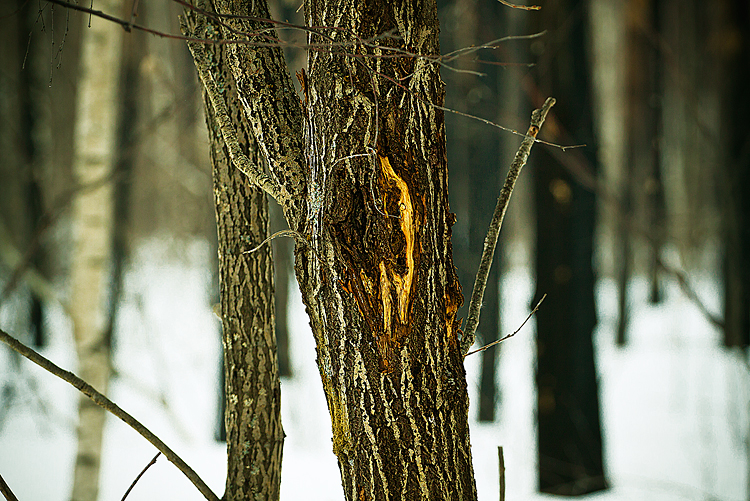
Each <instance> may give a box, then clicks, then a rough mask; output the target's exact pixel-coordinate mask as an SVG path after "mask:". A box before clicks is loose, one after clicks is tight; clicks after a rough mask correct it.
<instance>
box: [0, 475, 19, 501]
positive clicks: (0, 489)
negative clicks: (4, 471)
mask: <svg viewBox="0 0 750 501" xmlns="http://www.w3.org/2000/svg"><path fill="white" fill-rule="evenodd" d="M0 494H2V495H3V496H5V499H6V501H18V498H17V497H16V496H15V495H14V494H13V491H11V490H10V487H8V484H6V483H5V480H3V477H2V475H0Z"/></svg>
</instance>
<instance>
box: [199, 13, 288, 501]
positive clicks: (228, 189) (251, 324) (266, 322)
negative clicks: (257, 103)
mask: <svg viewBox="0 0 750 501" xmlns="http://www.w3.org/2000/svg"><path fill="white" fill-rule="evenodd" d="M215 33H216V36H217V37H218V36H219V31H218V27H217V28H216V31H215ZM207 48H208V50H209V51H210V52H211V53H212V54H213V61H214V63H215V66H214V68H213V69H214V71H215V73H214V74H215V75H216V76H217V77H220V82H221V84H222V85H221V88H222V89H223V95H222V97H223V98H224V99H225V101H226V105H227V108H228V109H229V110H230V113H231V118H232V122H233V123H234V126H235V129H236V132H237V137H238V140H239V144H240V145H241V147H242V149H243V153H244V154H245V155H246V156H247V157H248V159H249V160H250V161H251V162H254V163H256V164H258V165H260V164H261V163H262V159H261V156H260V153H259V151H258V145H257V142H256V141H255V138H254V136H253V133H252V131H251V128H250V124H249V123H248V121H247V120H246V119H245V116H244V114H243V111H242V109H241V107H240V106H239V105H238V102H239V101H238V95H237V84H236V83H235V80H234V76H233V75H232V72H231V68H230V64H229V54H228V47H227V46H226V45H214V46H209V47H207ZM204 102H205V110H206V124H207V126H208V132H209V138H210V141H211V161H212V164H213V182H214V200H215V203H216V222H217V228H218V241H219V282H220V290H221V299H220V304H221V318H222V327H223V336H222V342H223V345H224V362H225V363H224V366H225V374H224V378H225V388H226V403H225V405H226V408H225V416H226V417H225V426H226V431H227V455H228V462H227V468H228V469H227V483H226V494H225V499H227V500H245V499H248V500H250V499H252V500H255V499H264V500H274V499H278V498H279V485H280V482H281V458H282V449H283V444H284V430H283V429H282V426H281V394H280V382H279V373H278V362H277V356H276V338H275V334H274V301H273V294H274V284H273V263H272V260H271V252H270V246H264V247H262V248H261V249H259V250H258V251H256V252H253V253H248V252H246V251H247V250H249V249H251V248H252V247H254V245H253V242H261V241H263V240H264V239H265V238H266V237H267V235H268V202H267V201H266V198H265V195H264V194H263V192H262V191H261V190H260V189H258V188H255V187H253V186H252V185H251V184H250V183H248V182H247V178H246V177H245V176H244V175H243V174H242V173H241V172H240V171H239V170H238V169H237V168H235V167H234V166H233V165H232V163H231V162H230V160H229V152H228V151H227V146H226V144H225V143H224V140H223V138H222V137H221V134H220V132H219V128H218V125H217V121H216V117H215V113H214V110H213V108H212V106H211V102H210V99H209V98H208V96H206V97H205V99H204Z"/></svg>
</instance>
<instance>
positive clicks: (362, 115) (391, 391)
mask: <svg viewBox="0 0 750 501" xmlns="http://www.w3.org/2000/svg"><path fill="white" fill-rule="evenodd" d="M306 17H307V24H308V25H309V26H331V25H333V26H334V27H336V28H343V29H344V30H346V31H343V30H341V31H340V30H338V29H337V30H330V31H328V32H326V36H330V37H331V38H332V39H333V40H332V41H334V42H356V40H357V39H355V38H354V36H355V35H356V36H358V37H361V38H360V39H373V38H374V37H382V36H383V35H384V34H386V33H390V34H392V35H391V36H390V37H384V38H381V39H379V40H378V45H379V46H380V47H378V48H371V47H363V46H357V47H355V48H352V50H345V51H342V50H337V49H336V48H332V50H324V51H311V52H310V59H309V68H310V77H309V82H307V85H306V86H305V87H306V91H307V92H306V114H307V117H306V135H305V140H306V144H305V151H306V154H307V158H308V165H309V169H310V179H309V183H308V199H309V200H310V203H309V210H310V213H309V219H310V224H309V225H308V227H309V231H310V232H311V236H310V238H311V244H310V245H311V247H312V248H313V249H314V250H315V252H314V253H311V252H308V253H304V255H303V254H302V253H299V254H300V255H299V256H298V260H297V275H298V280H299V282H300V287H301V289H302V294H303V298H304V301H305V304H306V305H307V308H308V312H309V313H310V316H311V319H312V326H313V332H314V335H315V337H316V341H317V351H318V366H319V368H320V373H321V378H322V379H323V387H324V390H325V393H326V399H327V401H328V408H329V410H330V413H331V418H332V423H333V450H334V453H335V454H336V456H337V458H338V460H339V468H340V470H341V474H342V480H343V484H344V492H345V495H346V498H347V499H349V500H355V499H357V500H360V499H371V500H375V499H378V500H382V499H423V500H427V499H475V498H476V488H475V485H474V478H473V471H472V465H471V451H470V446H469V435H468V431H469V430H468V420H467V411H468V398H467V391H466V381H465V373H464V369H463V360H462V357H461V354H460V352H459V338H458V334H459V332H458V322H457V320H456V318H455V312H456V310H457V308H458V306H460V304H461V301H462V298H461V293H460V287H459V285H458V282H457V279H456V276H455V273H454V268H453V263H452V257H451V254H452V252H451V244H450V229H449V228H450V224H451V223H452V220H453V216H452V215H451V214H450V213H449V211H448V200H447V169H446V157H445V132H444V126H443V114H442V112H440V111H438V110H436V109H434V108H432V107H431V106H429V105H428V104H427V103H434V104H438V105H441V104H442V102H443V85H442V82H441V81H440V77H439V73H438V68H437V66H436V65H434V64H432V63H430V62H429V61H428V60H426V59H424V58H421V57H420V58H415V57H403V58H396V59H392V58H391V59H379V58H373V59H370V58H368V57H367V56H370V55H379V54H383V53H386V54H387V53H389V52H390V51H389V50H388V49H387V48H383V46H386V47H393V48H395V49H397V50H402V51H403V50H406V51H409V52H412V53H415V54H418V55H420V56H431V55H437V54H438V53H439V48H438V39H437V35H438V22H437V9H436V6H435V3H434V2H386V1H377V2H376V1H373V2H369V3H368V5H367V8H365V9H362V8H361V7H359V6H357V5H355V4H353V3H351V2H349V1H328V2H326V1H313V2H310V3H308V4H307V12H306ZM329 40H330V39H328V38H327V37H324V36H316V35H313V36H311V37H310V41H311V42H312V43H328V42H329ZM347 53H349V54H351V53H355V54H357V55H362V56H365V57H361V56H360V57H354V56H351V55H346V54H347ZM375 71H377V72H378V74H376V73H375ZM363 153H369V155H367V156H360V157H355V158H351V155H356V154H363Z"/></svg>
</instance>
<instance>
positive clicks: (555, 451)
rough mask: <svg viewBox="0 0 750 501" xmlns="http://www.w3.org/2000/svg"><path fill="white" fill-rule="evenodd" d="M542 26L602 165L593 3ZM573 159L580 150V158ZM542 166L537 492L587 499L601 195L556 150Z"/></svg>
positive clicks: (546, 18) (555, 79) (597, 475)
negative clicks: (591, 34) (590, 52)
mask: <svg viewBox="0 0 750 501" xmlns="http://www.w3.org/2000/svg"><path fill="white" fill-rule="evenodd" d="M541 16H542V22H543V26H541V27H540V28H542V29H544V28H548V29H550V30H554V31H552V32H551V33H550V35H549V39H548V40H549V41H548V42H546V43H545V47H544V52H543V54H542V55H541V57H540V62H539V64H538V66H537V70H538V71H539V77H538V78H539V81H540V82H541V84H540V87H541V88H542V89H544V91H545V94H546V95H554V96H556V97H557V98H558V99H559V102H560V104H559V105H558V106H557V107H556V108H555V112H556V115H557V119H558V120H559V123H560V124H562V125H563V126H564V127H566V128H568V129H569V130H570V135H571V137H554V138H552V140H553V141H559V142H562V143H567V144H571V143H573V144H582V143H585V144H586V145H588V146H587V147H586V148H585V149H584V148H582V149H581V150H578V151H577V152H576V153H578V154H580V155H582V156H584V158H582V159H581V160H580V161H581V162H582V163H583V162H585V163H587V164H588V165H592V166H593V165H596V154H595V152H596V149H595V143H594V137H593V120H592V115H591V106H590V99H591V94H590V92H589V87H590V85H589V67H588V62H587V54H586V50H585V45H584V40H585V31H584V29H585V22H586V19H587V16H586V2H584V1H577V0H559V1H556V2H551V3H547V4H545V7H544V9H543V10H542V13H541ZM573 154H575V153H573ZM537 160H538V161H537V162H536V163H535V184H536V188H535V193H536V203H537V218H536V219H537V265H536V269H537V293H536V295H537V296H541V295H542V294H543V293H546V294H548V295H549V298H548V299H547V301H546V302H545V303H544V307H543V308H541V309H540V310H539V311H538V313H537V317H536V318H537V374H536V379H537V389H538V402H537V411H538V428H539V433H538V436H539V446H538V454H539V489H540V491H542V492H546V493H552V494H559V495H581V494H586V493H589V492H594V491H598V490H601V489H605V488H606V487H607V482H606V479H605V477H604V467H603V462H602V435H601V427H600V423H599V395H598V382H597V373H596V365H595V360H594V347H593V342H592V333H593V329H594V327H595V325H596V308H595V302H594V270H593V263H592V258H593V237H594V227H595V214H596V196H595V194H594V193H593V192H591V191H589V190H587V189H586V188H584V187H583V186H581V185H580V184H579V183H577V182H576V181H575V179H574V178H573V176H572V175H571V174H570V173H569V172H567V171H566V170H565V168H564V167H563V165H562V164H561V163H560V162H558V161H557V159H556V158H555V157H554V156H552V155H551V154H550V152H549V150H542V153H541V154H540V156H539V157H537Z"/></svg>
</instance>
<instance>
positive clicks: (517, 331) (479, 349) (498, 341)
mask: <svg viewBox="0 0 750 501" xmlns="http://www.w3.org/2000/svg"><path fill="white" fill-rule="evenodd" d="M546 297H547V294H545V295H543V296H542V299H540V300H539V302H538V303H536V306H534V309H533V310H531V313H529V315H528V316H527V317H526V320H524V321H523V323H522V324H521V325H519V326H518V329H516V330H514V331H513V332H511V333H510V334H508V335H507V336H505V337H501V338H500V339H498V340H497V341H493V342H491V343H490V344H488V345H485V346H482V347H481V348H477V349H476V350H474V351H470V352H469V353H467V354H466V355H464V358H466V357H468V356H469V355H473V354H474V353H479V352H480V351H485V350H487V349H488V348H492V347H493V346H495V345H496V344H500V343H502V342H503V341H505V340H506V339H510V338H512V337H513V336H515V335H516V334H518V333H519V332H520V331H521V329H523V326H524V325H526V322H528V321H529V319H530V318H531V316H532V315H533V314H534V313H536V311H537V310H538V309H539V305H541V304H542V301H544V298H546Z"/></svg>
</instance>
